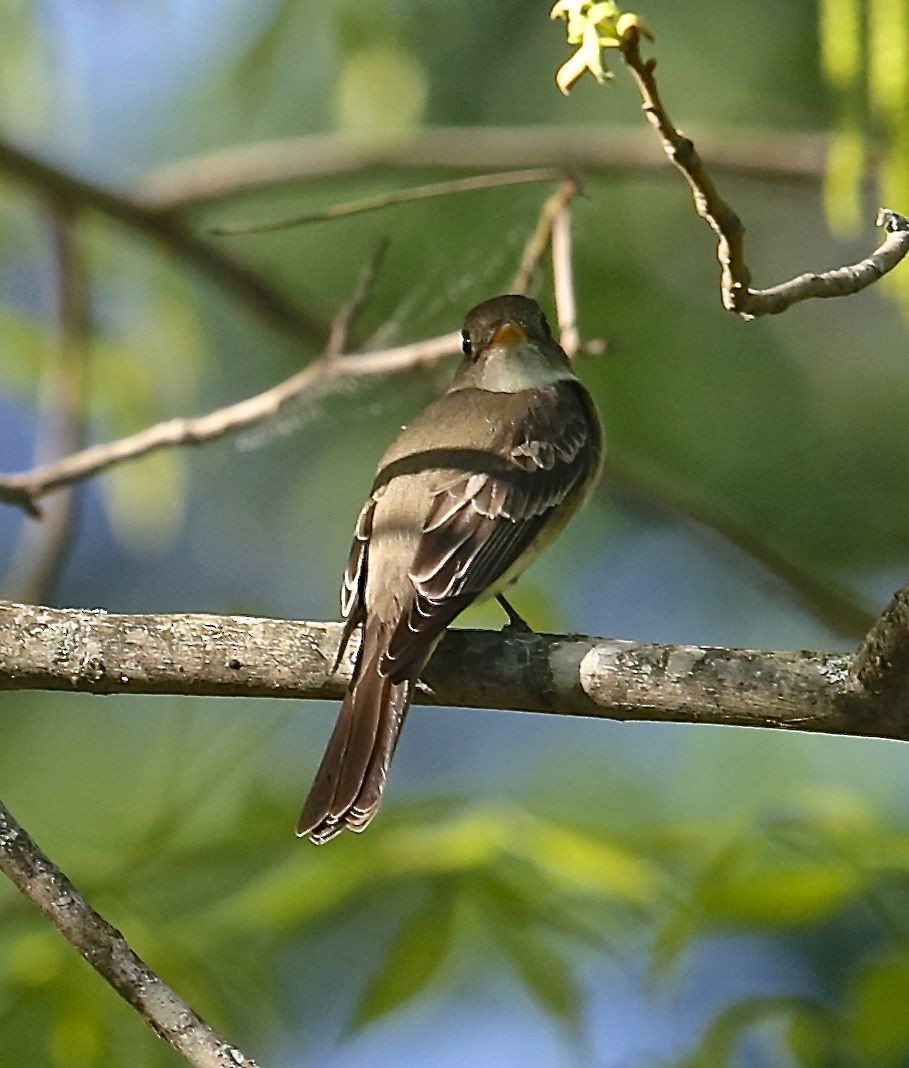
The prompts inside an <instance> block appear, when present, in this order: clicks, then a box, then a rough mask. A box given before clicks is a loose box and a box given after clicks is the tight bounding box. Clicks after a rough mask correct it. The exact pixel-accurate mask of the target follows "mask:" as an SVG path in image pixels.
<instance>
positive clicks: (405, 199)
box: [210, 167, 565, 236]
mask: <svg viewBox="0 0 909 1068" xmlns="http://www.w3.org/2000/svg"><path fill="white" fill-rule="evenodd" d="M564 174H565V171H564V168H563V169H561V170H559V169H557V168H555V167H538V168H534V169H533V170H523V171H506V172H504V173H500V174H477V175H473V176H471V177H470V178H454V179H452V180H451V181H448V182H433V183H432V184H430V185H418V186H414V187H413V188H411V189H396V190H393V191H392V192H390V193H377V194H376V195H375V196H371V197H361V198H360V199H359V200H351V201H348V202H346V203H344V204H332V205H331V207H328V208H325V209H323V210H322V211H310V212H305V213H303V214H298V215H291V216H289V217H287V218H284V219H273V220H271V221H270V222H239V223H223V224H222V225H220V226H213V227H212V228H211V231H210V232H211V233H213V234H218V235H220V236H230V235H233V234H266V233H270V232H271V231H273V230H288V229H290V228H291V227H294V226H305V225H306V224H308V223H315V222H328V221H330V220H332V219H344V218H347V217H349V216H351V215H364V214H366V213H367V212H370V211H380V210H381V209H382V208H390V207H392V206H393V205H394V204H409V203H411V202H412V201H415V200H431V199H433V198H435V197H446V196H451V195H452V194H455V193H471V192H476V191H479V190H484V189H497V188H500V187H501V186H509V185H529V184H530V183H533V182H554V181H558V179H559V178H562V177H564Z"/></svg>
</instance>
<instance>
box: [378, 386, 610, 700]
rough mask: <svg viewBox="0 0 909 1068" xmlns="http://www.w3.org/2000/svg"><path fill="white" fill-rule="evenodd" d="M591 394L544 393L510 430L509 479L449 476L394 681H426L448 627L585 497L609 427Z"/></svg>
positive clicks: (425, 545)
mask: <svg viewBox="0 0 909 1068" xmlns="http://www.w3.org/2000/svg"><path fill="white" fill-rule="evenodd" d="M581 389H582V387H580V386H578V387H575V385H574V383H571V384H569V383H562V384H560V385H559V386H553V387H550V388H549V389H548V390H540V391H538V393H539V397H538V400H537V403H535V404H532V405H531V406H530V407H529V409H528V410H527V411H526V412H525V413H524V415H523V417H522V418H521V419H520V420H518V421H516V422H515V423H512V424H510V425H506V426H505V427H503V434H502V441H501V442H500V443H499V452H500V454H501V455H504V456H505V457H507V461H508V463H507V466H506V467H505V468H504V469H503V470H502V471H496V472H494V473H487V472H483V473H469V472H460V473H459V472H457V471H445V472H443V473H442V474H441V481H440V488H439V489H437V491H436V493H435V495H434V498H433V501H432V505H431V507H430V510H429V512H428V514H427V516H426V520H425V522H424V524H423V533H422V536H421V538H420V541H419V544H418V547H417V551H416V553H415V556H414V559H413V563H412V565H411V568H410V579H411V581H412V583H413V587H414V595H413V600H412V603H411V605H410V607H409V610H407V611H405V612H404V614H403V617H402V619H401V620H400V621H399V624H398V626H397V627H396V629H395V631H394V633H393V634H392V636H391V640H390V641H389V645H388V648H387V650H386V652H385V655H384V657H383V659H382V663H381V670H382V671H387V672H388V674H389V677H390V678H391V679H392V681H395V682H397V681H400V680H402V679H404V678H407V677H410V676H412V674H413V672H414V670H416V671H418V670H419V668H420V667H421V666H422V663H423V662H424V660H425V658H426V656H427V655H428V651H429V650H430V649H431V648H432V645H433V643H434V642H435V641H436V640H437V639H438V637H439V636H440V635H441V633H442V631H443V630H444V629H445V627H447V626H448V624H449V623H450V622H451V621H452V620H453V619H454V618H455V617H456V616H457V615H459V614H460V613H461V612H462V611H463V610H464V609H465V608H466V607H467V605H468V604H470V602H471V601H473V600H474V599H475V598H476V597H477V596H478V595H479V594H481V593H483V591H485V590H487V589H488V588H489V587H490V586H492V585H493V584H494V583H495V582H496V581H497V580H498V579H500V578H501V577H502V576H503V575H505V574H506V573H507V572H508V571H509V569H510V568H511V567H512V565H513V564H514V563H515V562H516V561H517V560H519V559H520V557H521V556H523V554H524V553H525V552H526V551H527V550H528V549H529V548H530V546H531V545H532V543H533V542H534V540H535V539H536V537H537V536H538V535H539V534H540V533H541V531H542V530H543V528H544V527H545V526H546V525H547V524H548V523H549V522H550V521H551V520H552V519H553V517H554V515H555V514H556V513H557V510H558V506H559V505H561V504H563V503H565V502H566V501H567V500H568V499H569V498H571V497H572V496H574V495H579V494H580V493H582V491H583V489H584V487H585V485H586V484H587V483H588V481H589V479H590V477H591V475H592V473H593V468H594V467H595V466H596V465H597V463H598V459H599V447H598V446H599V441H598V435H599V427H598V423H595V422H593V421H592V419H591V417H590V414H589V413H590V409H589V407H586V406H585V404H584V401H583V399H582V398H579V396H578V392H579V390H581ZM593 435H597V440H596V441H595V444H596V445H597V447H596V448H593V449H591V448H588V447H587V446H588V445H590V444H592V443H594V441H593V438H592V436H593ZM414 665H416V667H414Z"/></svg>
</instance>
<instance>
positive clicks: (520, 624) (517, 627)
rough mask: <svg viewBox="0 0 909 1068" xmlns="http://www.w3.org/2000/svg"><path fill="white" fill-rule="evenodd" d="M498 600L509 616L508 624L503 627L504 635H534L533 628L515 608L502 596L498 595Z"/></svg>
mask: <svg viewBox="0 0 909 1068" xmlns="http://www.w3.org/2000/svg"><path fill="white" fill-rule="evenodd" d="M496 600H497V601H498V602H499V604H500V605H501V606H502V610H503V611H504V612H505V614H506V615H507V616H508V622H507V623H506V624H505V626H504V627H502V633H503V634H505V635H506V636H511V635H513V634H533V627H531V625H530V624H529V623H528V622H527V620H526V619H524V617H523V616H522V615H520V613H518V612H517V611H516V610H515V608H514V606H513V605H512V604H511V603H510V602H509V601H508V600H506V598H505V597H504V596H503V595H502V594H501V593H497V594H496Z"/></svg>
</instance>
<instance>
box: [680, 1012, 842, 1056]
mask: <svg viewBox="0 0 909 1068" xmlns="http://www.w3.org/2000/svg"><path fill="white" fill-rule="evenodd" d="M818 1011H822V1010H819V1007H818V1006H817V1005H816V1004H815V1003H814V1002H810V1001H807V1000H805V999H804V998H793V997H753V998H745V999H744V1000H742V1001H737V1002H735V1004H733V1005H730V1006H729V1007H728V1008H726V1009H724V1010H723V1011H722V1012H721V1013H719V1015H717V1016H716V1017H715V1018H714V1019H713V1021H712V1022H711V1024H710V1026H709V1027H708V1028H707V1030H706V1031H705V1032H704V1034H703V1036H702V1038H701V1041H700V1042H699V1043H698V1046H697V1049H695V1050H694V1052H693V1053H692V1054H691V1055H690V1056H689V1057H687V1058H685V1060H684V1061H683V1062H682V1063H681V1064H680V1065H679V1068H725V1066H726V1065H728V1064H730V1063H731V1058H732V1056H733V1054H734V1053H735V1052H736V1049H737V1048H738V1045H739V1043H740V1042H741V1040H742V1038H743V1037H744V1035H745V1033H746V1032H747V1031H749V1030H750V1029H751V1028H752V1027H754V1026H755V1025H757V1024H760V1023H762V1022H764V1021H765V1020H768V1019H773V1018H774V1017H776V1016H779V1015H781V1014H789V1013H793V1014H796V1015H797V1016H816V1015H817V1013H818ZM825 1068H830V1066H829V1064H828V1065H825Z"/></svg>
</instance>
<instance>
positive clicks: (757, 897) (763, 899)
mask: <svg viewBox="0 0 909 1068" xmlns="http://www.w3.org/2000/svg"><path fill="white" fill-rule="evenodd" d="M863 888H864V880H863V879H862V877H861V874H860V873H859V872H856V871H855V870H854V869H851V868H849V867H847V866H846V865H845V864H843V863H842V862H836V861H829V862H828V861H822V862H819V863H815V864H810V865H797V864H791V865H778V866H774V867H772V868H769V869H766V870H758V871H750V872H742V873H736V874H734V875H729V876H727V877H726V878H725V879H723V880H722V881H718V882H712V883H708V884H707V885H706V886H704V887H703V890H702V893H701V905H702V909H703V912H704V913H705V914H706V915H707V916H709V917H710V918H712V919H715V920H722V921H725V922H730V923H740V924H748V925H753V924H760V925H766V926H769V927H795V926H801V925H803V924H808V923H818V922H820V921H821V920H823V919H826V918H828V917H829V916H832V915H833V914H834V913H836V912H838V911H839V910H840V909H841V908H842V907H843V906H844V905H845V904H846V903H847V902H849V901H851V900H852V899H853V898H855V897H856V896H858V895H859V894H860V893H861V892H862V890H863Z"/></svg>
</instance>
